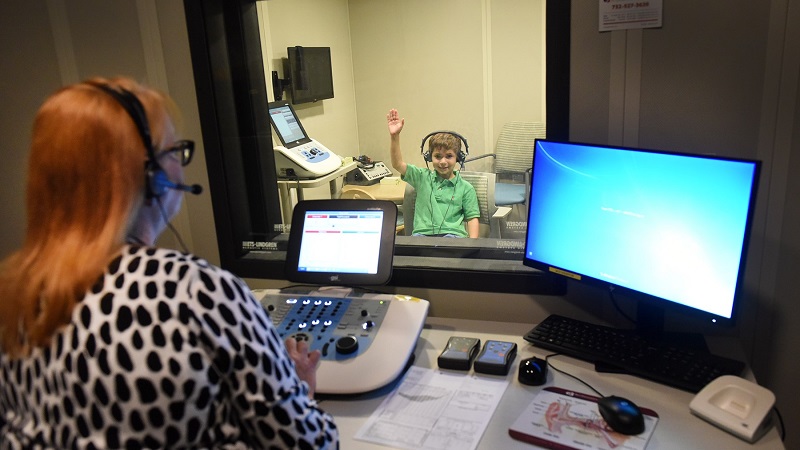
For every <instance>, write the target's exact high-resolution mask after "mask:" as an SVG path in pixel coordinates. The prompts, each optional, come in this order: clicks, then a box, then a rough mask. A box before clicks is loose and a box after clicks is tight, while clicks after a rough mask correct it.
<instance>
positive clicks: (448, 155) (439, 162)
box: [431, 148, 457, 180]
mask: <svg viewBox="0 0 800 450" xmlns="http://www.w3.org/2000/svg"><path fill="white" fill-rule="evenodd" d="M431 162H432V163H433V168H434V170H436V173H438V174H439V176H440V177H442V178H444V179H445V180H449V179H450V178H452V177H453V170H455V167H456V162H457V161H456V152H455V151H453V150H446V149H443V148H437V149H434V150H433V153H431Z"/></svg>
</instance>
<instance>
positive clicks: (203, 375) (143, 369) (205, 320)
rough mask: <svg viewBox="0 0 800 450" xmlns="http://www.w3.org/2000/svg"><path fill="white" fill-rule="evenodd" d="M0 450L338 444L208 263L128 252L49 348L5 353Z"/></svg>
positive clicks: (252, 305) (278, 352)
mask: <svg viewBox="0 0 800 450" xmlns="http://www.w3.org/2000/svg"><path fill="white" fill-rule="evenodd" d="M0 382H2V383H1V384H2V386H0V413H2V419H0V424H1V423H2V421H3V420H5V422H6V423H5V425H4V426H3V429H2V434H0V440H1V441H2V444H0V448H8V449H12V448H87V449H91V448H258V449H262V448H263V449H265V448H273V447H274V448H335V447H336V442H337V441H338V433H337V430H336V426H335V425H334V422H333V418H332V417H331V416H330V415H328V414H326V413H324V412H323V411H321V410H320V409H319V408H318V407H317V405H316V403H315V402H314V401H313V400H311V399H309V397H308V385H307V384H306V383H304V382H301V381H300V379H299V378H298V377H297V374H296V373H295V370H294V363H293V362H292V360H291V359H290V358H289V356H288V354H287V353H286V350H285V348H284V346H283V343H282V342H281V339H280V337H279V336H278V334H277V332H276V331H275V328H274V327H273V326H272V323H271V321H270V320H269V317H268V316H267V313H266V311H265V310H264V308H263V307H262V306H261V305H260V304H259V303H258V301H256V300H255V299H254V298H253V297H252V295H251V294H250V291H249V289H248V288H247V286H246V285H245V284H244V283H243V282H242V281H241V280H239V279H238V278H236V277H235V276H233V275H232V274H230V273H228V272H226V271H224V270H222V269H219V268H217V267H215V266H212V265H210V264H209V263H208V262H206V261H205V260H202V259H199V258H196V257H193V256H192V255H185V254H181V253H178V252H175V251H171V250H164V249H154V248H145V247H126V248H125V249H124V250H123V253H122V255H121V256H120V257H118V258H116V259H115V260H114V261H113V263H112V264H111V265H110V266H109V267H108V269H107V271H106V273H105V275H104V276H103V277H102V278H101V279H100V280H99V281H98V283H97V284H96V285H95V286H94V287H93V288H92V289H91V291H90V292H89V293H87V295H86V296H85V297H84V298H83V299H82V300H81V301H80V303H78V305H77V306H76V307H75V309H74V311H73V314H72V321H71V323H70V324H69V325H68V326H66V327H64V328H63V329H61V330H60V331H59V332H58V333H57V334H56V336H55V337H54V339H53V340H52V342H51V345H50V346H49V347H48V348H43V349H36V350H34V352H33V353H32V354H31V355H30V356H28V357H25V358H22V359H17V360H9V359H8V358H7V357H5V356H4V355H3V354H2V353H0Z"/></svg>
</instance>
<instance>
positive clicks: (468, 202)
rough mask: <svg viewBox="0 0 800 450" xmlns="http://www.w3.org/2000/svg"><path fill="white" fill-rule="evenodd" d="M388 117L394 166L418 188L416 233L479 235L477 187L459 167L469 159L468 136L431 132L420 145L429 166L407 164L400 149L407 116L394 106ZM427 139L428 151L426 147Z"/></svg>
mask: <svg viewBox="0 0 800 450" xmlns="http://www.w3.org/2000/svg"><path fill="white" fill-rule="evenodd" d="M386 121H387V124H388V126H389V136H390V138H391V147H390V152H391V157H392V167H394V169H395V170H397V171H398V172H400V176H401V178H402V179H403V180H404V181H405V182H407V183H408V184H410V185H411V187H413V188H414V189H415V190H416V191H417V199H416V202H415V203H414V223H413V224H412V225H413V227H414V228H413V232H412V235H413V236H444V237H470V238H477V237H478V231H479V222H478V218H479V217H480V208H479V207H478V196H477V194H476V193H475V188H474V187H472V185H471V184H469V182H467V180H465V179H463V178H461V175H460V174H459V173H458V171H456V170H455V167H456V164H460V165H461V166H463V165H464V160H465V159H466V152H465V151H462V150H461V143H462V141H464V138H463V137H461V136H460V135H458V134H456V133H453V132H449V131H441V132H435V133H431V134H429V135H428V136H426V137H425V139H423V140H422V146H421V147H420V151H421V152H422V156H423V158H424V159H425V165H426V167H425V168H422V167H417V166H415V165H413V164H407V163H406V162H405V161H404V160H403V153H402V152H401V151H400V132H401V131H402V130H403V125H405V119H401V118H400V115H399V114H398V112H397V110H396V109H392V110H390V111H389V114H387V115H386ZM429 138H430V139H429ZM426 140H428V150H427V151H425V150H424V147H425V141H426ZM464 143H465V144H466V141H464ZM428 163H431V164H432V165H433V169H431V168H429V167H428Z"/></svg>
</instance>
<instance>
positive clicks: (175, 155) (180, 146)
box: [158, 141, 194, 166]
mask: <svg viewBox="0 0 800 450" xmlns="http://www.w3.org/2000/svg"><path fill="white" fill-rule="evenodd" d="M164 155H169V157H170V158H172V159H174V160H175V161H178V162H180V163H181V165H182V166H186V165H188V164H189V163H190V162H191V161H192V156H194V141H178V142H176V143H175V145H173V146H172V147H170V148H167V149H164V150H162V151H161V152H160V153H159V154H158V157H159V158H160V157H162V156H164Z"/></svg>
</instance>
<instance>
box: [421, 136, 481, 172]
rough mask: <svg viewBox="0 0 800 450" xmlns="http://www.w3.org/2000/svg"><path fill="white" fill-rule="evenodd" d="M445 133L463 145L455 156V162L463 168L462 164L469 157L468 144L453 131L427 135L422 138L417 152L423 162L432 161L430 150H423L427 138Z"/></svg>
mask: <svg viewBox="0 0 800 450" xmlns="http://www.w3.org/2000/svg"><path fill="white" fill-rule="evenodd" d="M439 133H445V134H449V135H452V136H455V137H457V138H458V139H459V140H461V142H463V143H464V149H463V150H459V151H458V155H456V161H458V163H459V164H461V166H464V163H465V162H466V161H467V156H469V144H467V139H466V138H464V136H462V135H460V134H458V133H456V132H454V131H434V132H433V133H429V134H428V135H427V136H425V137H424V138H422V143H421V144H420V145H419V152H420V153H421V154H422V158H423V159H425V162H431V161H433V156H432V155H431V151H430V150H425V142H426V141H427V140H428V138H429V137H431V136H433V135H436V134H439Z"/></svg>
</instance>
